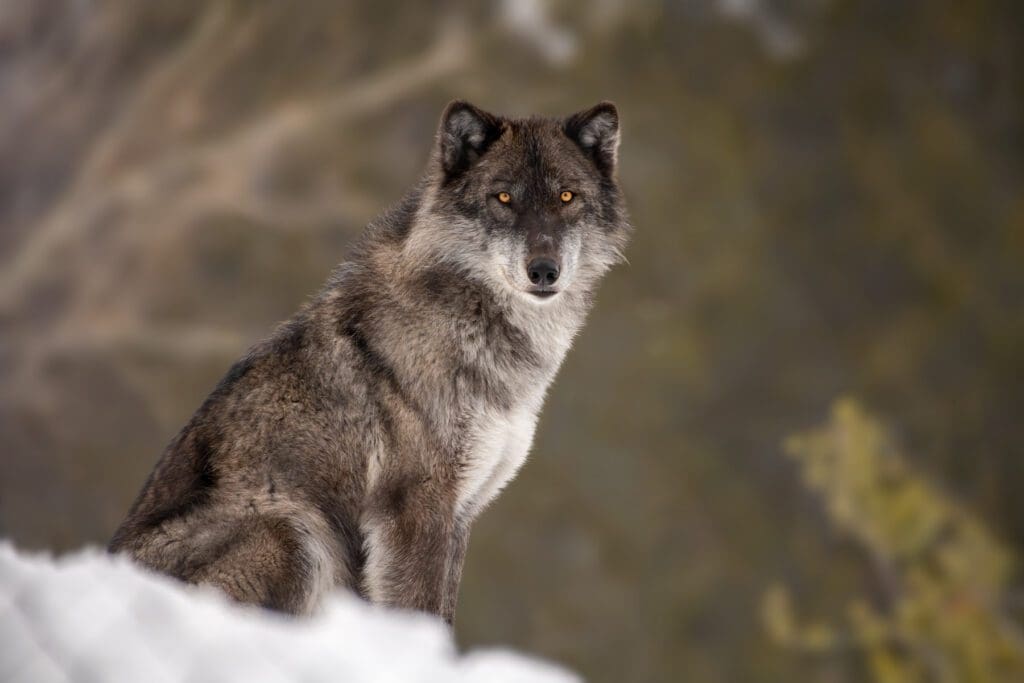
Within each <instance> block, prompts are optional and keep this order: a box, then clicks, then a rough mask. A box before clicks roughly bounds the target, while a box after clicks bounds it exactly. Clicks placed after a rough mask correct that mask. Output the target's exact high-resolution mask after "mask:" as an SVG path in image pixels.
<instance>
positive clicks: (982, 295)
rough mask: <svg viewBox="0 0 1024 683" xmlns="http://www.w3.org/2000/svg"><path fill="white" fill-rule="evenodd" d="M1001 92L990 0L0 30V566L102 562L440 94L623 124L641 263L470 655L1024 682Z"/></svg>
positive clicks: (1021, 66)
mask: <svg viewBox="0 0 1024 683" xmlns="http://www.w3.org/2000/svg"><path fill="white" fill-rule="evenodd" d="M1022 74H1024V3H1020V2H1016V1H1014V0H977V1H974V2H963V1H954V0H918V1H910V0H908V1H894V0H862V1H853V0H790V1H783V0H779V1H777V2H769V1H768V0H675V1H674V2H673V1H663V2H654V1H650V0H634V1H632V2H627V1H626V0H600V1H598V2H592V3H582V2H573V1H570V0H550V1H545V0H520V1H518V2H517V1H513V0H504V1H499V2H488V3H473V4H470V5H465V6H463V5H460V4H458V3H454V2H444V3H438V4H436V5H435V4H431V5H423V6H419V5H411V4H409V3H399V2H392V1H385V2H373V3H354V2H353V3H339V2H327V1H310V2H304V3H286V2H264V3H247V2H226V1H223V0H212V1H211V0H208V1H206V2H198V1H197V0H179V1H177V2H159V3H158V2H132V1H130V0H103V1H95V0H5V2H3V3H0V468H2V469H0V472H2V476H0V535H2V536H4V537H10V538H13V539H14V541H15V542H16V543H17V544H19V545H20V546H21V547H26V548H53V549H58V550H64V549H70V548H75V547H78V546H80V545H82V544H85V543H103V542H105V541H106V540H107V539H108V538H109V536H110V534H111V533H112V531H113V529H114V527H115V526H116V524H117V523H118V522H119V521H120V519H121V517H122V516H123V515H124V513H125V511H126V510H127V507H128V505H129V503H130V501H131V500H132V498H133V497H134V495H135V494H136V492H137V491H138V488H139V487H140V485H141V483H142V481H143V480H144V478H145V476H146V475H147V473H148V472H149V470H150V468H151V467H152V464H153V462H154V461H155V459H156V457H157V456H158V455H159V453H160V451H161V449H162V448H163V446H164V445H165V444H166V443H167V442H168V441H169V440H170V438H171V436H172V435H173V434H174V433H175V432H176V431H177V430H178V429H179V428H180V427H181V425H182V424H183V423H184V421H185V420H186V419H187V418H188V416H189V415H190V414H191V412H192V411H193V410H194V409H195V408H196V407H197V406H198V405H199V403H200V401H201V400H202V399H203V398H204V397H205V396H206V394H207V393H208V392H209V391H210V389H211V388H212V387H213V385H214V384H215V383H216V381H217V379H218V378H219V377H220V376H221V374H222V373H223V372H224V371H225V370H226V369H227V367H228V366H229V364H230V363H231V361H232V360H234V359H235V358H237V357H238V356H240V355H241V354H242V353H243V352H244V350H245V349H246V348H247V347H248V346H249V345H250V344H252V343H254V342H255V341H256V340H258V339H259V338H261V337H262V336H264V335H266V334H267V333H269V331H270V330H271V329H272V327H273V325H274V323H275V322H276V321H279V320H282V319H284V318H286V317H288V316H289V315H291V313H292V312H293V311H294V310H295V309H296V308H297V307H298V306H299V305H300V303H301V302H302V301H303V300H304V299H305V298H306V297H307V296H309V295H310V294H312V293H313V292H315V291H316V290H317V289H318V288H319V286H320V285H321V283H322V282H323V280H324V279H325V278H326V276H327V274H328V273H329V271H330V270H331V268H332V267H333V266H334V265H335V264H336V263H337V262H339V261H340V260H342V259H344V257H345V253H346V249H347V245H349V244H350V243H351V241H352V240H353V239H354V238H355V237H356V235H358V234H359V232H360V231H361V230H362V228H363V226H364V225H365V224H366V223H367V222H368V221H369V220H370V219H371V218H373V217H374V216H375V215H377V214H379V213H380V212H381V211H382V210H383V208H384V207H386V206H387V205H389V204H391V203H393V202H395V201H397V200H398V198H399V197H400V196H401V195H402V193H403V192H404V191H405V190H406V189H407V188H409V187H410V186H411V185H412V184H413V182H414V181H415V180H416V179H417V178H418V176H419V174H420V173H421V171H422V169H423V166H424V164H425V162H426V159H427V155H428V153H429V149H430V146H431V144H432V136H433V134H434V130H435V127H436V123H437V119H438V116H439V114H440V112H441V110H442V108H443V106H444V104H445V103H446V102H447V101H448V100H450V99H452V98H455V97H461V98H466V99H469V100H471V101H473V102H475V103H477V104H479V105H481V106H483V107H485V108H488V109H491V110H493V111H496V112H500V113H508V114H529V113H543V114H552V115H555V114H566V113H569V112H572V111H575V110H578V109H581V108H583V107H586V106H588V105H590V104H592V103H594V102H596V101H598V100H601V99H611V100H614V101H615V102H616V103H617V104H618V106H619V110H620V112H621V115H622V121H623V143H622V149H621V167H620V176H621V181H622V184H623V186H624V189H625V192H626V195H627V198H628V200H629V203H630V207H631V210H632V215H633V219H634V223H635V225H636V226H637V232H636V237H635V240H634V243H633V244H632V245H631V247H630V248H629V250H628V256H629V259H630V262H631V265H630V266H628V267H623V268H619V269H618V270H616V271H615V272H614V273H613V274H612V275H611V276H610V277H609V279H608V281H607V282H606V283H605V285H604V286H603V288H602V289H601V291H600V293H599V298H598V305H597V307H596V310H595V311H594V313H593V315H592V317H591V320H590V322H589V324H588V326H587V328H586V329H585V330H584V332H583V334H582V335H581V337H580V338H579V340H578V342H577V344H576V347H575V348H574V350H573V351H572V352H571V353H570V355H569V358H568V360H567V362H566V365H565V367H564V369H563V371H562V373H561V375H560V377H559V379H558V380H557V382H556V384H555V386H554V388H553V390H552V392H551V394H550V396H549V399H548V402H547V406H546V408H545V411H544V413H543V415H542V417H541V422H540V425H539V431H538V438H537V442H536V444H535V446H534V449H533V453H532V455H531V458H530V461H529V462H528V464H527V465H526V467H525V468H524V470H523V472H522V473H521V475H520V476H519V478H518V479H517V480H516V481H514V482H513V483H512V485H511V486H510V487H509V489H508V490H507V491H506V492H505V493H504V494H503V495H502V496H501V497H500V498H499V499H498V501H497V502H496V503H495V504H494V506H493V507H492V508H491V509H490V510H488V511H487V512H486V513H485V514H484V515H483V517H482V518H481V520H480V521H479V522H478V524H477V525H476V527H475V528H474V534H473V537H472V540H471V543H470V551H469V558H468V563H467V567H466V573H465V579H464V581H463V586H462V593H461V598H460V608H459V618H458V622H457V635H458V638H459V641H460V643H461V644H463V645H466V646H473V645H479V644H508V645H512V646H515V647H518V648H522V649H524V650H526V651H528V652H532V653H536V654H540V655H543V656H547V657H550V658H552V659H555V660H557V661H559V662H562V663H564V664H565V665H567V666H570V667H572V668H574V669H576V670H578V671H579V672H581V673H582V674H583V675H584V676H585V677H586V678H587V679H588V680H591V681H596V682H603V681H608V682H612V681H615V682H618V681H676V680H688V681H709V682H717V681H766V682H775V681H778V682H791V681H795V680H799V681H821V682H823V683H824V682H828V683H843V682H847V681H849V682H854V681H863V680H877V681H884V682H886V683H888V682H910V681H942V682H944V683H945V682H947V681H968V682H970V683H974V682H985V681H1004V680H1005V681H1010V680H1018V681H1019V680H1024V677H1022V676H1021V675H1020V673H1021V670H1022V669H1021V666H1022V665H1021V661H1022V659H1021V658H1022V656H1024V655H1022V652H1024V646H1022V644H1021V643H1022V637H1021V624H1022V621H1024V599H1022V593H1021V591H1022V588H1024V573H1022V570H1021V567H1020V564H1019V558H1020V557H1021V555H1022V551H1024V496H1022V495H1021V494H1020V491H1021V489H1022V488H1024V427H1022V425H1021V418H1020V415H1019V414H1020V412H1021V408H1022V406H1024V351H1022V350H1024V191H1022V190H1024V77H1022ZM840 397H850V398H845V399H843V400H841V401H839V402H838V403H836V401H837V399H838V398H840ZM833 406H835V407H834V408H833ZM808 430H810V431H808ZM794 435H796V436H794Z"/></svg>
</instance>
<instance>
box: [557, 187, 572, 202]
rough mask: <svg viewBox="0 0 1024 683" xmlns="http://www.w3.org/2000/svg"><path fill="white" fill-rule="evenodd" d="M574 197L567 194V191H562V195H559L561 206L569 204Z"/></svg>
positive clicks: (569, 193) (570, 193)
mask: <svg viewBox="0 0 1024 683" xmlns="http://www.w3.org/2000/svg"><path fill="white" fill-rule="evenodd" d="M574 196H575V195H574V194H573V193H572V192H569V190H563V191H562V194H560V195H559V197H561V199H562V203H563V204H568V203H569V202H571V201H572V198H573V197H574Z"/></svg>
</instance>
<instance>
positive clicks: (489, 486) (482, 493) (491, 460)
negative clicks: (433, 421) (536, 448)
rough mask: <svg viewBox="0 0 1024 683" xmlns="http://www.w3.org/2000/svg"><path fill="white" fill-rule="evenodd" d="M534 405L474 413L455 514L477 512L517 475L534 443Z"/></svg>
mask: <svg viewBox="0 0 1024 683" xmlns="http://www.w3.org/2000/svg"><path fill="white" fill-rule="evenodd" d="M538 403H539V401H538ZM537 408H539V406H537ZM537 408H534V407H532V406H531V407H527V406H524V407H522V408H518V409H513V410H511V411H494V410H484V411H482V412H481V414H480V415H479V416H477V418H476V419H475V420H474V423H475V424H474V427H473V429H472V431H471V436H470V438H469V439H468V440H467V446H468V447H467V449H466V452H465V456H464V457H465V460H464V464H463V469H462V477H461V481H460V483H459V493H458V497H457V499H456V512H457V514H459V515H468V516H469V517H470V518H472V517H474V516H476V515H477V514H478V513H479V512H480V511H481V510H482V509H483V508H484V507H486V506H487V504H488V503H490V502H491V501H492V500H493V499H494V497H495V496H496V495H497V494H498V493H499V492H500V491H501V489H503V488H504V487H505V484H507V483H508V482H509V480H511V479H512V477H514V476H515V475H516V472H518V471H519V468H520V467H522V465H523V462H525V461H526V455H527V454H528V453H529V452H530V445H531V444H532V443H533V433H534V429H535V428H536V426H537Z"/></svg>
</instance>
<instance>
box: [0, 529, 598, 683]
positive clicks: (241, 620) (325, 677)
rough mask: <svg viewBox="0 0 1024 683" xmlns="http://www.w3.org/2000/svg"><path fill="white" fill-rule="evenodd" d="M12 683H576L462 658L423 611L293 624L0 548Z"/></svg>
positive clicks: (215, 599)
mask: <svg viewBox="0 0 1024 683" xmlns="http://www.w3.org/2000/svg"><path fill="white" fill-rule="evenodd" d="M0 680H2V681H26V682H28V681H32V682H33V683H37V682H47V681H133V682H134V681H147V682H148V681H152V682H154V683H155V682H162V681H168V682H171V681H231V680H239V681H242V680H244V681H344V682H346V683H357V682H363V681H382V682H383V681H387V682H392V681H394V682H395V683H399V682H401V683H405V682H406V681H410V682H415V681H423V682H428V681H429V682H431V683H433V682H436V681H466V682H468V681H488V682H495V683H514V682H515V683H518V682H520V681H521V682H523V683H527V682H531V683H571V682H573V681H578V680H579V679H578V678H577V677H576V676H574V675H571V674H569V673H567V672H565V671H564V670H561V669H558V668H556V667H554V666H553V665H551V664H546V663H541V662H538V661H535V660H530V659H527V658H525V657H522V656H520V655H516V654H514V653H511V652H504V651H485V652H476V653H470V654H468V655H465V656H462V655H460V654H459V653H458V652H457V651H456V649H455V645H454V643H453V641H452V638H451V636H450V634H449V633H448V630H447V628H446V627H445V626H444V625H443V624H442V623H441V622H439V621H437V620H435V619H432V618H430V617H427V616H424V615H420V614H410V613H402V612H396V611H391V610H385V609H381V608H376V607H372V606H370V605H367V604H366V603H363V602H361V601H360V600H358V599H356V598H354V597H352V596H349V595H346V594H344V593H340V592H339V593H338V594H337V595H334V596H332V597H331V598H330V600H329V601H328V604H327V605H326V606H325V609H324V610H323V613H322V614H321V615H319V616H318V617H316V618H314V619H311V620H294V619H289V618H286V617H283V616H280V615H277V614H273V613H268V612H265V611H262V610H257V609H253V608H246V607H241V606H238V605H235V604H232V603H230V602H229V601H228V600H227V599H226V598H224V597H222V596H221V595H220V594H218V593H216V592H215V591H213V590H208V589H196V588H193V587H188V586H184V585H182V584H179V583H177V582H175V581H173V580H170V579H167V578H165V577H162V576H158V575H154V574H151V573H148V572H146V571H143V570H141V569H139V568H138V567H136V566H134V565H132V564H131V563H129V562H128V561H127V560H125V559H122V558H112V557H110V556H108V555H106V554H105V553H103V552H101V551H99V550H86V551H82V552H79V553H77V554H75V555H71V556H67V557H64V558H60V559H57V560H53V559H51V558H48V557H43V556H31V555H26V554H22V553H20V552H18V551H17V550H15V549H14V548H13V547H12V546H11V545H10V544H9V543H0Z"/></svg>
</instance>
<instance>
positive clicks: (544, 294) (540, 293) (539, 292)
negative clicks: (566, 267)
mask: <svg viewBox="0 0 1024 683" xmlns="http://www.w3.org/2000/svg"><path fill="white" fill-rule="evenodd" d="M529 291H530V294H532V295H534V296H535V297H537V298H538V299H549V298H551V297H553V296H554V295H555V294H558V290H557V289H531V290H529Z"/></svg>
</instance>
